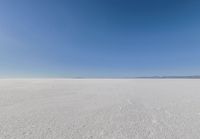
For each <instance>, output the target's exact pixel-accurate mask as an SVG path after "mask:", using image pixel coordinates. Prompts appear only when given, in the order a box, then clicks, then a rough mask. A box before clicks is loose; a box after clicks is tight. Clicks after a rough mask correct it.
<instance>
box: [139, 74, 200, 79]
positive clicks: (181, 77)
mask: <svg viewBox="0 0 200 139" xmlns="http://www.w3.org/2000/svg"><path fill="white" fill-rule="evenodd" d="M136 78H144V79H148V78H151V79H200V75H194V76H148V77H145V76H144V77H136Z"/></svg>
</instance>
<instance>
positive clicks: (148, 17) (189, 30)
mask: <svg viewBox="0 0 200 139" xmlns="http://www.w3.org/2000/svg"><path fill="white" fill-rule="evenodd" d="M199 7H200V2H198V1H197V0H48V1H47V0H1V1H0V77H133V76H154V75H200V18H199V17H200V8H199Z"/></svg>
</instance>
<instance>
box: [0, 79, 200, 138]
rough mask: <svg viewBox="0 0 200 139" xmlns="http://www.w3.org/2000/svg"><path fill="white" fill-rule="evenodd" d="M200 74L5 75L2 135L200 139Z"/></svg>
mask: <svg viewBox="0 0 200 139" xmlns="http://www.w3.org/2000/svg"><path fill="white" fill-rule="evenodd" d="M199 137H200V80H198V79H7V80H5V79H2V80H0V139H199Z"/></svg>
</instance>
